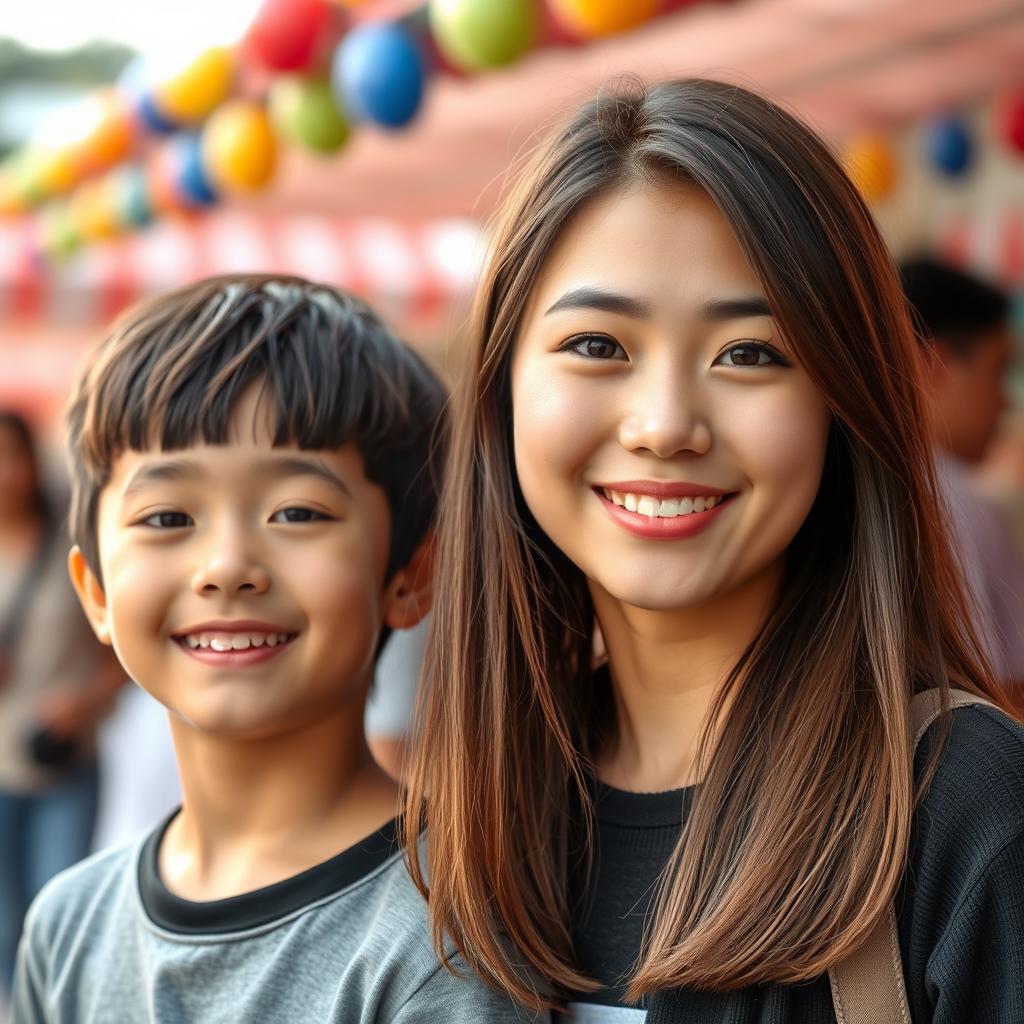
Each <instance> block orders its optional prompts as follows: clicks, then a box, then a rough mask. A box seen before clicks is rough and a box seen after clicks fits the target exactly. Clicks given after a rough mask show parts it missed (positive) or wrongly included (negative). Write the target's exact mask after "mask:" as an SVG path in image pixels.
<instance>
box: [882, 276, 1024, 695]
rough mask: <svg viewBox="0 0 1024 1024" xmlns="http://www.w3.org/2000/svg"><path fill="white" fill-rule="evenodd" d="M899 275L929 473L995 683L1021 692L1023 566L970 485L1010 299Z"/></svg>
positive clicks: (976, 285)
mask: <svg viewBox="0 0 1024 1024" xmlns="http://www.w3.org/2000/svg"><path fill="white" fill-rule="evenodd" d="M900 269H901V273H902V275H903V284H904V288H905V290H906V294H907V298H908V299H909V301H910V305H911V307H912V309H913V312H914V315H915V321H916V326H917V328H918V332H919V333H920V335H921V337H922V340H923V341H924V342H925V343H926V346H927V352H926V364H925V365H926V383H927V387H928V397H929V399H930V415H931V427H932V437H933V442H934V445H935V462H936V469H937V472H938V480H939V485H940V487H941V488H942V490H943V491H944V493H945V497H946V501H947V503H948V506H949V511H950V516H951V519H952V524H953V528H954V531H955V533H956V536H955V538H954V541H955V545H956V548H957V550H958V554H959V556H960V559H961V562H962V565H963V569H964V574H965V576H966V579H967V582H968V585H969V587H970V590H971V592H972V596H973V598H974V602H975V604H976V608H977V621H976V625H977V628H978V632H979V634H980V636H981V639H982V641H983V642H984V643H985V645H986V648H987V651H988V655H989V658H990V659H991V661H992V666H993V668H994V669H995V672H996V674H997V676H998V677H999V678H1000V679H1001V680H1002V681H1003V682H1004V683H1005V684H1007V685H1008V686H1013V687H1014V688H1015V690H1016V691H1017V694H1018V695H1020V694H1024V689H1022V688H1021V687H1022V684H1024V561H1022V559H1021V557H1020V555H1019V554H1018V552H1017V549H1016V548H1015V545H1014V543H1013V541H1012V539H1011V537H1010V534H1009V531H1008V529H1007V526H1006V524H1005V523H1004V522H1003V520H1002V518H1001V517H1000V515H999V513H998V512H997V511H996V509H995V508H994V507H993V506H992V505H991V504H990V503H989V502H988V501H987V500H986V499H985V498H983V497H982V496H981V495H980V494H979V493H978V492H977V491H976V490H975V488H974V487H973V485H972V482H971V479H970V470H971V467H972V466H973V465H975V464H977V463H978V462H979V461H980V460H981V459H982V457H983V456H984V455H985V452H986V450H987V448H988V447H989V445H990V443H991V442H992V439H993V437H994V436H995V433H996V430H997V428H998V426H999V420H1000V417H1001V415H1002V414H1003V412H1004V411H1005V410H1006V409H1007V407H1008V405H1009V400H1008V397H1007V393H1006V384H1005V378H1006V375H1007V371H1008V370H1009V368H1010V365H1011V364H1012V362H1013V356H1014V350H1013V338H1012V334H1011V330H1010V324H1009V301H1008V299H1007V297H1006V295H1004V294H1003V293H1002V292H1000V291H999V290H998V289H996V288H995V287H993V286H992V285H989V284H986V283H985V282H983V281H980V280H978V279H977V278H975V277H972V276H970V275H969V274H965V273H963V272H961V271H959V270H954V269H953V268H952V267H948V266H945V265H943V264H941V263H938V262H936V261H935V260H932V259H915V260H910V261H908V262H906V263H904V264H903V265H902V267H901V268H900Z"/></svg>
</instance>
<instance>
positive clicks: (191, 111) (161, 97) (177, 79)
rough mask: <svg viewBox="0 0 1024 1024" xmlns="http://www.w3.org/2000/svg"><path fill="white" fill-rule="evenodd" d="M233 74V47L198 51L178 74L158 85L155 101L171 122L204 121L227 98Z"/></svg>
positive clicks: (161, 113) (154, 91)
mask: <svg viewBox="0 0 1024 1024" xmlns="http://www.w3.org/2000/svg"><path fill="white" fill-rule="evenodd" d="M234 74H235V56H234V50H233V49H232V48H230V47H227V46H215V47H213V48H212V49H209V50H206V51H204V52H203V53H201V54H199V56H198V57H196V58H195V59H194V60H192V61H190V62H189V63H188V64H187V65H186V66H185V67H184V68H182V69H181V70H180V71H179V72H178V73H177V74H175V75H173V76H171V77H170V78H168V79H167V80H166V81H163V82H160V83H159V84H157V85H155V86H154V88H153V94H152V98H153V105H154V107H155V109H156V110H157V111H158V112H159V114H160V115H161V116H162V117H164V118H165V119H167V120H169V121H171V122H178V123H185V124H187V123H195V122H197V121H201V120H203V118H204V117H206V116H207V115H208V114H210V113H211V111H213V110H214V109H216V108H217V107H218V106H219V105H220V104H221V103H223V102H224V100H225V99H226V98H227V96H228V94H229V93H230V92H231V85H232V82H233V81H234Z"/></svg>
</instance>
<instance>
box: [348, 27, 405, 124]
mask: <svg viewBox="0 0 1024 1024" xmlns="http://www.w3.org/2000/svg"><path fill="white" fill-rule="evenodd" d="M423 80H424V65H423V57H422V55H421V54H420V51H419V48H418V47H417V45H416V42H415V41H414V40H413V38H412V36H410V35H409V33H408V32H406V31H405V29H403V28H402V27H401V26H400V25H389V24H384V23H378V24H368V25H362V26H360V27H359V28H355V29H353V30H352V31H351V32H350V33H349V34H348V35H347V36H346V37H345V38H344V39H343V40H342V42H341V45H340V46H339V47H338V49H337V50H336V51H335V54H334V61H333V64H332V66H331V86H332V88H333V90H334V95H335V96H336V97H337V99H338V103H339V105H340V106H341V107H342V109H344V110H347V111H348V112H349V113H351V114H352V115H353V116H354V117H357V118H360V119H361V120H364V121H374V122H375V123H377V124H379V125H382V126H383V127H385V128H401V127H403V126H404V125H406V124H408V123H409V122H410V121H411V120H412V119H413V118H414V117H415V116H416V112H417V111H418V110H419V108H420V101H421V100H422V99H423Z"/></svg>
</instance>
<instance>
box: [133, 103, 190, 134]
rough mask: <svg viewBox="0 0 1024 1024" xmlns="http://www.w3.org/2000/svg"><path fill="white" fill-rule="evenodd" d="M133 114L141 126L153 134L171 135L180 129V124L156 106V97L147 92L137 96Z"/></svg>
mask: <svg viewBox="0 0 1024 1024" xmlns="http://www.w3.org/2000/svg"><path fill="white" fill-rule="evenodd" d="M135 114H136V116H137V117H138V119H139V122H140V124H141V125H142V127H143V128H145V129H146V131H148V132H151V133H152V134H153V135H173V134H174V132H176V131H179V130H180V129H181V125H179V124H178V123H177V122H176V121H172V120H171V119H170V118H169V117H167V115H166V114H164V113H163V112H162V111H161V110H159V109H158V108H157V105H156V99H155V98H154V97H153V96H150V95H149V94H148V93H147V94H146V95H144V96H140V97H139V101H138V104H137V106H136V108H135Z"/></svg>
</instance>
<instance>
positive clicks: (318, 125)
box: [269, 75, 351, 153]
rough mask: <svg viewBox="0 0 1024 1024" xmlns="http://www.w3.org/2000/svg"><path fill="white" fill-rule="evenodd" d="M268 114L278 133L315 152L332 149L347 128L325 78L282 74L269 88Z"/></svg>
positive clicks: (339, 144)
mask: <svg viewBox="0 0 1024 1024" xmlns="http://www.w3.org/2000/svg"><path fill="white" fill-rule="evenodd" d="M269 105H270V118H271V121H272V122H273V125H274V129H275V131H277V133H278V134H279V135H282V136H284V137H285V138H287V139H290V140H291V141H293V142H297V143H298V144H299V145H300V146H305V147H306V148H307V149H311V150H313V151H314V152H316V153H333V152H335V151H336V150H338V149H340V148H341V147H342V146H343V145H344V144H345V142H346V140H347V139H348V137H349V133H350V131H351V129H350V126H349V123H348V120H347V119H346V117H345V115H344V113H343V112H342V111H341V110H340V109H339V108H338V104H337V101H336V100H335V99H334V94H333V93H332V92H331V85H330V82H328V80H327V79H326V78H306V77H303V76H301V75H282V76H280V77H279V78H277V79H275V81H274V84H273V85H272V86H271V88H270V96H269Z"/></svg>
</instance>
